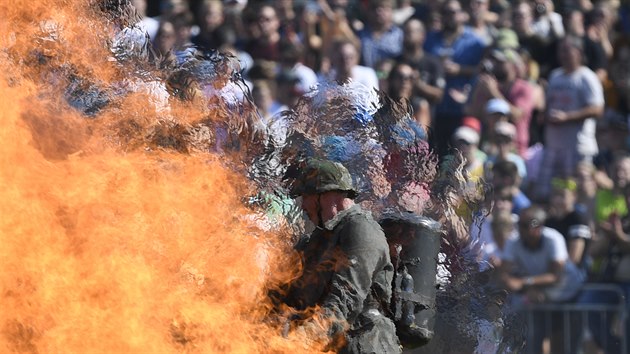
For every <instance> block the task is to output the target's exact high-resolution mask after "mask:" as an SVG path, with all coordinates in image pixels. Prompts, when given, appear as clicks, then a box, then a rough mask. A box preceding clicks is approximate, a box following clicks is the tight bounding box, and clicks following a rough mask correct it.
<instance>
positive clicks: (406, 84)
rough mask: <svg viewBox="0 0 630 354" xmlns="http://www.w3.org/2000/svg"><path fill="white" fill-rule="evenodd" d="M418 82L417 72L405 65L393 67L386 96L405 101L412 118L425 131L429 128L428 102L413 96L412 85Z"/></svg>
mask: <svg viewBox="0 0 630 354" xmlns="http://www.w3.org/2000/svg"><path fill="white" fill-rule="evenodd" d="M418 80H419V77H418V75H417V72H416V71H414V69H413V68H412V67H411V66H410V65H409V64H405V63H398V64H396V65H394V67H393V68H392V70H391V71H390V73H389V80H388V83H387V88H388V91H387V94H388V95H389V96H390V97H392V98H393V99H396V100H406V101H408V102H409V104H411V108H412V111H413V118H414V119H415V120H416V122H418V124H419V125H420V126H421V127H422V128H424V129H425V132H426V131H427V129H428V128H429V127H430V126H431V114H430V112H429V102H427V100H425V99H424V98H422V97H420V96H418V95H416V94H414V83H415V82H416V81H418Z"/></svg>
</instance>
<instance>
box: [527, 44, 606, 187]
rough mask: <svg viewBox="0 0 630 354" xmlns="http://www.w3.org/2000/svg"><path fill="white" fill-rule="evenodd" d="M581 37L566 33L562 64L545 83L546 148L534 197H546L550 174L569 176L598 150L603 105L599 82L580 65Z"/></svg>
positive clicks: (559, 51)
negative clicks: (569, 35)
mask: <svg viewBox="0 0 630 354" xmlns="http://www.w3.org/2000/svg"><path fill="white" fill-rule="evenodd" d="M582 56H583V47H582V40H581V39H580V38H575V37H566V38H564V39H563V40H561V41H560V42H559V44H558V58H559V61H560V63H561V64H562V67H560V68H558V69H556V70H554V71H553V72H552V74H551V76H550V78H549V85H548V87H547V111H546V114H545V138H544V139H545V143H544V145H545V151H544V157H543V162H542V166H541V170H540V176H539V180H538V187H539V188H538V191H537V193H536V197H538V198H546V197H547V195H548V194H549V187H550V182H551V178H553V177H563V178H566V177H568V176H571V175H572V174H573V173H574V171H575V168H576V166H577V163H578V162H579V161H583V160H586V161H592V159H593V157H594V156H595V155H596V154H597V152H598V147H597V140H596V139H595V127H596V120H597V119H599V118H600V117H601V115H602V113H603V109H604V95H603V89H602V84H601V82H600V81H599V79H598V78H597V75H596V74H595V73H594V72H593V71H592V70H590V69H589V68H587V67H585V66H583V65H582Z"/></svg>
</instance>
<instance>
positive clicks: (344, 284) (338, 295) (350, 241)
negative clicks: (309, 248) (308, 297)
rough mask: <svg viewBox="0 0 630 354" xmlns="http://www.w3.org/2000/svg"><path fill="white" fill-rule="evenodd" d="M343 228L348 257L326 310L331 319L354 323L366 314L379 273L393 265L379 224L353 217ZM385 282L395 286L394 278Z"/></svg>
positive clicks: (339, 270)
mask: <svg viewBox="0 0 630 354" xmlns="http://www.w3.org/2000/svg"><path fill="white" fill-rule="evenodd" d="M342 227H343V229H342V230H341V234H340V242H339V246H340V251H341V252H342V253H343V254H344V256H343V257H340V259H341V260H342V261H341V262H339V263H338V264H337V265H336V268H335V273H334V274H333V277H332V280H331V288H330V292H329V294H328V295H327V296H326V298H325V299H324V301H323V303H322V307H323V310H324V311H325V313H328V314H329V315H334V316H335V317H337V318H338V319H342V320H349V319H350V320H351V319H353V318H354V317H355V316H356V315H358V314H359V313H360V312H361V311H362V310H363V302H364V300H365V299H366V298H367V296H368V295H369V292H370V289H371V287H372V284H373V277H374V275H375V273H376V272H377V271H378V270H379V269H381V268H382V267H383V266H384V264H388V263H389V261H388V255H389V253H388V252H389V248H388V246H387V241H386V240H385V237H384V236H383V234H382V232H381V231H380V227H379V226H378V224H376V223H375V222H370V221H368V219H367V218H366V217H365V216H357V217H353V219H352V220H350V221H349V222H348V223H347V224H345V225H343V226H342ZM389 264H390V266H391V263H389ZM392 274H393V273H392ZM382 281H383V282H388V281H389V282H390V284H391V278H390V279H382ZM386 301H389V299H386Z"/></svg>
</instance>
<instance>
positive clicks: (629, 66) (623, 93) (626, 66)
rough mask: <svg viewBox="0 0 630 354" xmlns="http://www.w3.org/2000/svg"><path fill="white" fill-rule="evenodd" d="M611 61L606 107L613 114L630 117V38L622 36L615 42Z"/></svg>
mask: <svg viewBox="0 0 630 354" xmlns="http://www.w3.org/2000/svg"><path fill="white" fill-rule="evenodd" d="M614 48H615V50H614V53H613V57H612V59H611V60H610V67H609V70H610V75H609V78H610V82H609V85H608V86H609V87H607V90H606V105H607V108H610V110H611V111H612V112H611V113H613V112H614V113H616V114H618V115H621V116H622V117H623V118H625V119H626V120H627V119H628V117H630V36H628V35H623V36H620V37H619V38H618V39H617V40H616V41H615V47H614Z"/></svg>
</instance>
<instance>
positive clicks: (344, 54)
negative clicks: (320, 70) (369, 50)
mask: <svg viewBox="0 0 630 354" xmlns="http://www.w3.org/2000/svg"><path fill="white" fill-rule="evenodd" d="M358 63H359V53H358V51H357V49H356V48H355V47H354V45H352V44H351V43H343V44H341V45H340V46H338V47H337V50H336V51H335V53H333V65H334V66H335V68H336V69H337V70H339V71H341V72H343V73H346V74H349V73H351V72H352V68H353V67H354V66H356V65H357V64H358Z"/></svg>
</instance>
